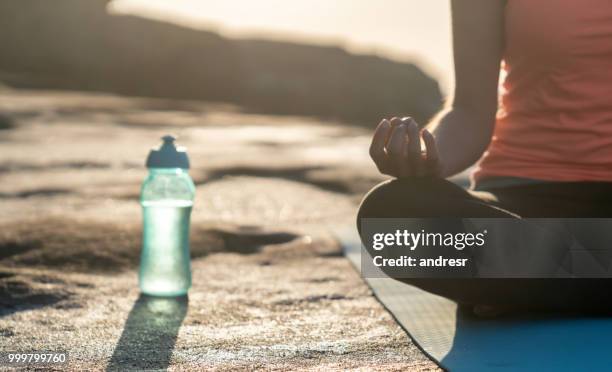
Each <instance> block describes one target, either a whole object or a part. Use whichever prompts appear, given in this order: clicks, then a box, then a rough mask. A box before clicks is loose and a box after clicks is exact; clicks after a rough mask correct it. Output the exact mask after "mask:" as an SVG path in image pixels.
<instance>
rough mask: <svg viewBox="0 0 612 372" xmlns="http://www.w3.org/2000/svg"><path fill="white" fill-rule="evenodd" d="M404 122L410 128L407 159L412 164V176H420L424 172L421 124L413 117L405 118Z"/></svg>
mask: <svg viewBox="0 0 612 372" xmlns="http://www.w3.org/2000/svg"><path fill="white" fill-rule="evenodd" d="M404 123H405V124H406V126H407V128H408V144H407V149H406V151H407V158H408V159H407V161H408V163H409V166H410V170H411V174H410V175H411V176H419V175H420V173H422V168H424V167H423V166H422V164H421V163H422V161H421V134H420V133H419V126H418V124H417V123H416V121H414V120H412V118H405V119H404Z"/></svg>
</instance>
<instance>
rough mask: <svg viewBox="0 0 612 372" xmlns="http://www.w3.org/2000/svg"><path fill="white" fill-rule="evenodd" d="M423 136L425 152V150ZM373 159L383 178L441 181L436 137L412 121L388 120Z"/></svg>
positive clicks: (376, 138) (378, 131) (381, 128)
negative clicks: (428, 178) (434, 179)
mask: <svg viewBox="0 0 612 372" xmlns="http://www.w3.org/2000/svg"><path fill="white" fill-rule="evenodd" d="M421 136H422V138H423V142H424V143H425V151H422V150H421ZM370 156H371V157H372V160H374V163H375V164H376V167H378V170H379V171H380V172H381V173H382V174H386V175H389V176H393V177H397V178H409V177H427V176H429V177H440V175H441V168H442V167H441V165H440V160H439V156H438V149H437V147H436V140H435V138H434V136H433V135H432V134H431V133H430V132H429V131H428V130H427V129H423V130H422V131H420V130H419V126H418V125H417V123H416V122H415V121H414V120H412V118H409V117H406V118H402V119H399V118H393V119H391V120H387V119H384V120H383V121H381V122H380V124H379V125H378V127H377V128H376V132H375V133H374V137H373V138H372V145H371V146H370Z"/></svg>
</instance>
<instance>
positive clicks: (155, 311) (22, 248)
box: [0, 90, 437, 371]
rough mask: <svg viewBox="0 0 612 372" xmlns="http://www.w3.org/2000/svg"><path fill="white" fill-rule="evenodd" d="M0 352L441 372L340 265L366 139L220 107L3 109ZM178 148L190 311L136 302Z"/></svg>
mask: <svg viewBox="0 0 612 372" xmlns="http://www.w3.org/2000/svg"><path fill="white" fill-rule="evenodd" d="M0 112H2V113H3V115H6V116H7V117H9V118H10V121H11V123H12V125H13V127H12V129H7V130H2V131H0V142H1V143H2V146H0V351H3V352H8V351H33V350H67V351H69V353H70V356H69V359H70V364H69V365H68V366H67V367H62V368H61V369H62V370H64V369H68V370H75V371H76V370H103V369H109V370H125V369H140V370H142V369H153V370H157V369H166V368H168V369H170V370H194V369H199V370H202V369H213V370H231V369H236V368H241V369H266V370H296V369H313V370H344V369H350V368H364V369H371V370H385V371H386V370H436V369H437V368H436V366H435V365H434V364H433V363H432V362H430V361H429V360H428V359H427V358H426V357H425V356H424V355H423V354H422V353H421V352H420V351H419V350H418V349H417V348H416V346H414V345H413V344H412V342H411V341H410V339H409V338H408V336H407V335H406V334H405V333H404V332H403V331H402V330H401V329H400V328H399V326H398V325H397V324H396V323H395V322H394V321H393V319H392V318H391V316H390V315H389V314H388V313H387V312H386V311H385V310H384V309H383V308H382V307H381V305H380V304H379V303H378V302H377V301H376V300H375V299H374V297H372V294H371V293H370V291H369V290H368V288H367V287H366V286H365V284H364V283H363V282H362V280H361V278H360V277H359V275H358V274H357V273H356V272H355V271H354V270H353V268H352V267H351V266H350V264H349V263H348V261H347V260H346V259H345V258H344V257H343V256H342V254H341V252H340V248H339V247H338V244H337V242H336V241H335V240H334V239H333V237H332V236H330V234H329V232H328V228H329V227H330V226H333V225H337V224H344V223H352V219H353V216H354V212H355V208H356V203H357V201H358V200H359V198H360V196H361V195H362V193H363V192H364V191H366V190H367V189H368V188H369V187H371V186H372V185H373V184H375V183H376V182H378V181H380V180H381V178H380V177H379V176H378V175H377V174H376V171H375V169H374V167H373V166H371V165H370V163H369V161H368V158H367V150H365V151H364V149H367V144H368V141H369V139H368V137H369V133H368V132H367V131H363V130H361V129H354V128H349V127H345V126H338V125H333V124H322V123H318V122H315V121H313V120H309V119H303V118H299V117H268V116H260V115H250V114H244V113H241V112H240V111H239V110H237V109H235V108H232V107H225V106H211V105H203V104H194V103H184V102H172V101H160V100H146V99H126V98H119V97H114V96H107V95H92V94H80V93H49V92H34V91H19V92H17V91H10V90H5V91H2V92H0ZM167 132H173V133H176V134H178V135H179V142H180V143H181V144H182V145H186V146H187V147H188V148H189V153H190V156H191V160H192V164H193V169H192V170H191V174H192V175H193V178H194V179H195V181H196V184H197V200H196V206H195V209H194V212H193V224H192V254H193V263H192V264H193V283H194V284H193V288H192V290H191V292H190V295H189V299H188V300H186V299H154V298H147V297H139V292H138V286H137V273H136V268H137V263H138V254H139V249H140V207H139V205H138V193H139V184H140V182H141V181H142V179H143V177H144V176H145V170H144V169H143V162H144V159H145V156H146V154H147V151H148V149H149V148H150V147H151V146H153V145H156V144H157V143H158V139H159V137H161V136H162V135H164V134H166V133H167Z"/></svg>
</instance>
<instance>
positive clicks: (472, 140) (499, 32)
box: [429, 0, 505, 177]
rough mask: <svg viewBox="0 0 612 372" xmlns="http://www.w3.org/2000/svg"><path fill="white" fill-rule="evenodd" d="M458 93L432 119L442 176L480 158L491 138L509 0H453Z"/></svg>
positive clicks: (463, 167)
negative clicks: (506, 1)
mask: <svg viewBox="0 0 612 372" xmlns="http://www.w3.org/2000/svg"><path fill="white" fill-rule="evenodd" d="M451 4H452V18H453V47H454V56H455V94H454V98H453V100H452V104H451V105H450V107H449V108H448V109H447V110H445V111H443V112H442V113H440V114H439V115H438V117H437V118H436V119H435V120H434V121H433V122H432V123H430V124H429V128H430V129H431V130H432V132H433V135H434V137H435V139H436V142H437V147H438V152H439V158H440V164H441V167H442V170H441V176H442V177H448V176H452V175H454V174H456V173H458V172H461V171H463V170H465V169H466V168H468V167H469V166H471V165H472V164H474V163H475V162H476V161H477V160H478V159H479V158H480V156H481V155H482V154H483V153H484V151H485V150H486V149H487V146H488V145H489V142H490V141H491V137H492V135H493V128H494V125H495V113H496V111H497V85H498V79H499V67H500V63H501V57H502V52H503V47H504V7H505V1H503V0H452V2H451Z"/></svg>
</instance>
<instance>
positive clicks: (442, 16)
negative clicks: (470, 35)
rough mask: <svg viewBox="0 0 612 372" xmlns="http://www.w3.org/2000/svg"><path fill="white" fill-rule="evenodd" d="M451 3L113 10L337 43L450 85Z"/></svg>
mask: <svg viewBox="0 0 612 372" xmlns="http://www.w3.org/2000/svg"><path fill="white" fill-rule="evenodd" d="M449 7H450V5H449V2H448V0H378V1H376V0H257V1H254V0H171V1H169V0H115V1H114V3H113V5H112V8H111V9H113V10H114V11H118V12H129V13H138V14H143V15H147V16H150V17H155V18H161V19H166V20H172V21H175V22H179V23H182V24H187V25H190V26H192V27H198V28H204V29H212V30H216V31H218V32H221V33H222V34H224V35H227V36H232V37H241V36H263V37H266V38H273V39H281V40H299V41H306V42H317V43H325V44H338V45H342V46H344V47H346V48H347V49H350V50H352V51H355V52H370V53H372V52H374V53H377V54H380V55H384V56H389V57H392V58H395V59H399V60H408V61H414V62H416V63H417V64H419V66H421V67H422V68H423V69H425V70H426V71H427V72H428V73H430V74H432V75H434V76H435V77H436V78H438V79H439V81H440V83H441V84H442V88H443V89H445V90H447V89H448V87H449V85H450V84H451V83H452V68H451V66H452V50H451V43H450V15H449V13H450V12H449Z"/></svg>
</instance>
